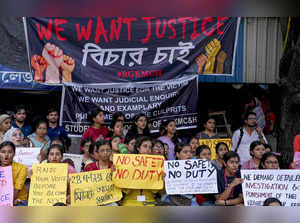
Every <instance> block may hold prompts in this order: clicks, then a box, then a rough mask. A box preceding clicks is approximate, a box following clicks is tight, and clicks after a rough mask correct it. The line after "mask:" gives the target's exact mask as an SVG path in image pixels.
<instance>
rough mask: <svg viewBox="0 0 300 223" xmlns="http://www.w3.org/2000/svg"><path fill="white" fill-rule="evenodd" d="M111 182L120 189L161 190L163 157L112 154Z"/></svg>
mask: <svg viewBox="0 0 300 223" xmlns="http://www.w3.org/2000/svg"><path fill="white" fill-rule="evenodd" d="M113 163H114V167H115V171H114V173H113V182H114V183H115V185H116V186H117V187H120V188H131V189H157V190H160V189H162V188H163V180H162V174H163V167H164V157H163V156H157V155H134V154H114V156H113Z"/></svg>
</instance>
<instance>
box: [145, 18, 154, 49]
mask: <svg viewBox="0 0 300 223" xmlns="http://www.w3.org/2000/svg"><path fill="white" fill-rule="evenodd" d="M152 19H155V17H142V20H144V21H146V22H147V35H146V37H145V38H143V39H142V43H147V42H148V41H149V40H150V36H151V20H152Z"/></svg>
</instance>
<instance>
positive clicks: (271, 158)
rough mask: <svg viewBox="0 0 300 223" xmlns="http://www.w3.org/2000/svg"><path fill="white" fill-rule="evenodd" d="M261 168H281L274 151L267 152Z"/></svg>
mask: <svg viewBox="0 0 300 223" xmlns="http://www.w3.org/2000/svg"><path fill="white" fill-rule="evenodd" d="M259 169H265V170H278V169H280V167H279V160H278V157H277V155H275V154H274V153H272V152H268V153H265V154H264V155H263V156H262V158H261V160H260V163H259Z"/></svg>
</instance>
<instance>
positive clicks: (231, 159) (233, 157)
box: [216, 151, 243, 206]
mask: <svg viewBox="0 0 300 223" xmlns="http://www.w3.org/2000/svg"><path fill="white" fill-rule="evenodd" d="M223 159H224V165H225V166H224V168H223V169H222V170H220V171H218V190H219V194H218V195H216V205H219V206H234V205H242V203H243V194H242V185H241V184H242V183H243V179H242V178H241V173H240V170H239V165H240V157H239V155H238V154H237V153H236V152H233V151H230V152H228V153H226V154H225V155H224V158H223Z"/></svg>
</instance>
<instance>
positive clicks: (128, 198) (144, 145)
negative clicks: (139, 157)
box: [122, 136, 159, 206]
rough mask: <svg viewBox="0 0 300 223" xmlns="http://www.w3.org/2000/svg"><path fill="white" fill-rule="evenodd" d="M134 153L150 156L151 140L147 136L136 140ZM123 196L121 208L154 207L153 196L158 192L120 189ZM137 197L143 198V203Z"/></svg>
mask: <svg viewBox="0 0 300 223" xmlns="http://www.w3.org/2000/svg"><path fill="white" fill-rule="evenodd" d="M135 146H136V148H135V149H136V151H138V154H147V155H151V154H152V140H151V138H150V137H148V136H142V137H139V138H137V140H136V145H135ZM122 192H123V193H124V194H125V196H123V200H122V206H154V204H155V195H156V194H157V193H158V192H159V191H158V190H148V189H124V188H123V189H122ZM138 197H139V198H141V197H143V198H144V199H143V200H144V201H139V200H138Z"/></svg>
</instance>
